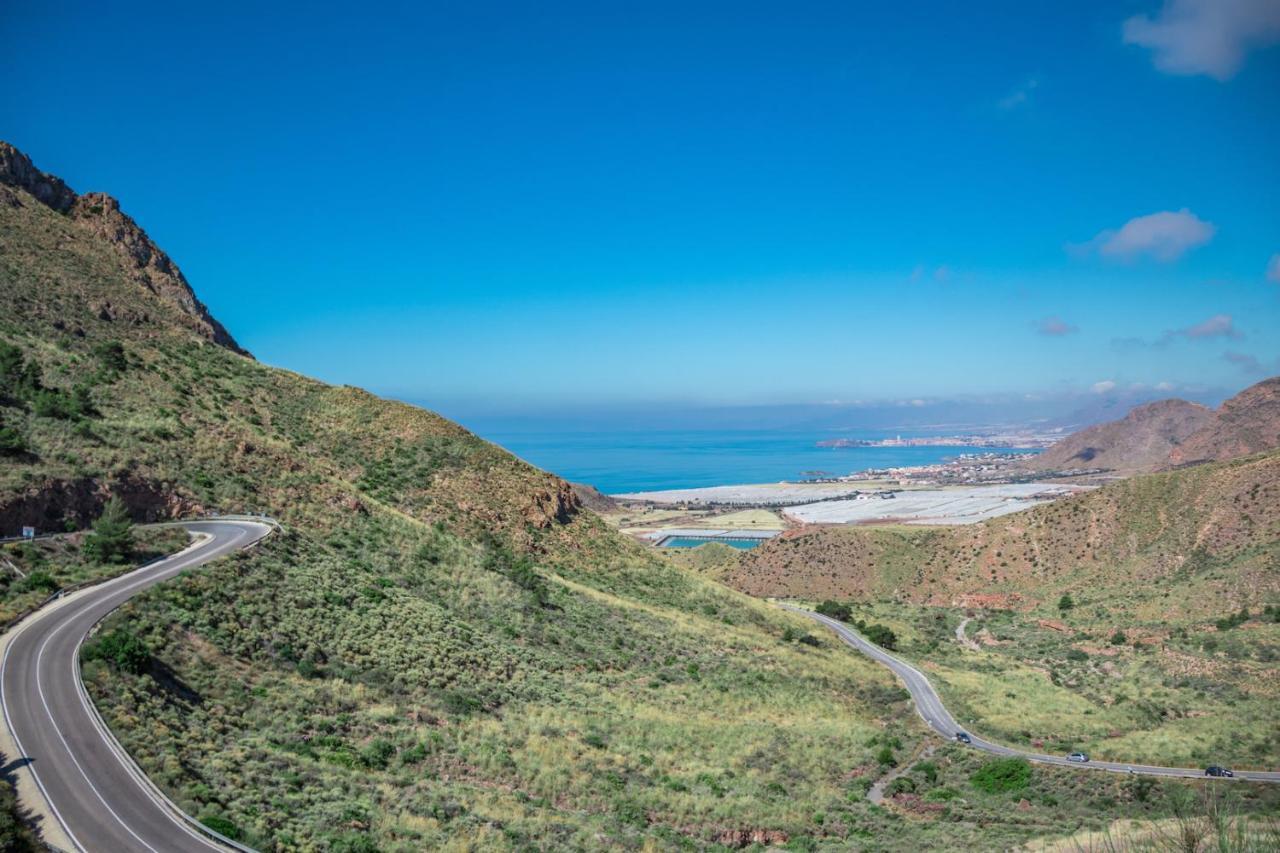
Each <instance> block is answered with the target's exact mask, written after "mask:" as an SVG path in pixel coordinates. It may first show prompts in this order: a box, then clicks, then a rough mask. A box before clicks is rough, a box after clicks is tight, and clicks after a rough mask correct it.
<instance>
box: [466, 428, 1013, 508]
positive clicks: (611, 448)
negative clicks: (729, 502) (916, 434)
mask: <svg viewBox="0 0 1280 853" xmlns="http://www.w3.org/2000/svg"><path fill="white" fill-rule="evenodd" d="M482 435H483V436H484V437H485V438H487V439H489V440H490V441H492V442H495V443H496V444H499V445H501V446H502V447H505V448H506V449H507V450H509V451H511V452H512V453H514V454H516V455H517V456H519V457H520V458H521V459H524V460H525V461H527V462H529V463H531V464H533V465H536V466H538V467H539V468H543V469H545V470H547V471H551V472H553V473H556V474H559V475H560V476H561V477H564V478H565V479H567V480H571V481H573V482H575V483H589V484H591V485H593V486H595V487H596V488H598V489H600V490H601V491H602V492H606V493H608V494H618V493H620V492H638V491H651V490H655V489H689V488H698V487H702V486H723V485H730V484H736V483H775V482H778V481H780V480H799V479H807V478H809V477H812V476H813V474H812V472H815V471H822V472H826V473H827V474H830V475H844V474H851V473H853V472H855V471H865V470H866V469H868V468H885V467H891V466H903V465H926V464H929V463H931V462H939V461H942V460H945V459H950V458H953V457H955V456H957V455H959V454H961V453H968V452H980V451H983V450H990V449H991V448H972V447H844V448H831V447H818V446H817V442H819V441H821V440H823V439H828V438H837V437H845V438H885V437H888V436H887V435H886V434H885V433H865V434H862V433H850V432H839V433H830V432H814V431H803V432H801V431H794V432H793V431H784V430H760V431H753V430H651V431H646V432H620V431H610V432H547V433H534V432H528V433H482Z"/></svg>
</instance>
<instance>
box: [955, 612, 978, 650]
mask: <svg viewBox="0 0 1280 853" xmlns="http://www.w3.org/2000/svg"><path fill="white" fill-rule="evenodd" d="M972 621H973V617H972V616H966V617H965V618H964V619H961V620H960V624H959V625H957V626H956V641H957V642H959V643H960V645H962V646H964V647H965V648H966V649H969V650H970V651H973V652H980V651H982V646H980V645H978V643H977V641H976V640H970V639H969V637H968V635H967V634H965V632H964V629H965V627H966V626H968V624H969V623H970V622H972Z"/></svg>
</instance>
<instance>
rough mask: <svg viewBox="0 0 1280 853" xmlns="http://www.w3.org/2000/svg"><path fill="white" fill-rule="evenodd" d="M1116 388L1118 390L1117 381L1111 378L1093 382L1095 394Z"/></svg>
mask: <svg viewBox="0 0 1280 853" xmlns="http://www.w3.org/2000/svg"><path fill="white" fill-rule="evenodd" d="M1114 390H1116V383H1115V382H1113V381H1111V380H1110V379H1104V380H1102V381H1101V382H1095V383H1093V393H1095V394H1105V393H1107V392H1108V391H1114Z"/></svg>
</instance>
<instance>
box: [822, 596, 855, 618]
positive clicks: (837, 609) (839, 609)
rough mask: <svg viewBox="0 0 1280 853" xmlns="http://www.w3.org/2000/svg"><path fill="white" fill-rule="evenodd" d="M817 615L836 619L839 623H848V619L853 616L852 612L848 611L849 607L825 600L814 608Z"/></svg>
mask: <svg viewBox="0 0 1280 853" xmlns="http://www.w3.org/2000/svg"><path fill="white" fill-rule="evenodd" d="M815 609H816V610H817V611H818V613H819V614H821V615H823V616H829V617H830V618H832V619H838V620H839V621H841V622H848V621H849V617H850V616H851V615H853V611H852V610H850V609H849V605H847V604H841V603H840V602H838V601H832V600H831V599H827V600H826V601H824V602H822V603H821V604H819V605H818V606H817V607H816V608H815Z"/></svg>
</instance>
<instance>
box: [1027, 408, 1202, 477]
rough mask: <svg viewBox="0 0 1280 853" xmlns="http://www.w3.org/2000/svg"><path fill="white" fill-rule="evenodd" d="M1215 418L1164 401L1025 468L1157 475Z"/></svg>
mask: <svg viewBox="0 0 1280 853" xmlns="http://www.w3.org/2000/svg"><path fill="white" fill-rule="evenodd" d="M1214 419H1215V415H1214V412H1213V410H1212V409H1209V408H1206V407H1205V406H1201V405H1199V404H1197V403H1188V402H1187V401H1185V400H1159V401H1156V402H1154V403H1147V404H1146V405H1142V406H1137V407H1135V408H1134V409H1133V410H1132V411H1130V412H1129V413H1128V414H1127V415H1125V416H1124V417H1123V418H1121V419H1120V420H1118V421H1110V422H1109V423H1104V424H1098V425H1096V426H1091V427H1088V428H1087V429H1083V430H1080V431H1079V432H1076V433H1072V434H1071V435H1069V436H1067V437H1066V438H1064V439H1062V440H1061V441H1059V442H1057V443H1056V444H1054V445H1053V446H1052V447H1049V448H1048V449H1046V450H1045V451H1044V452H1043V453H1039V454H1036V455H1035V456H1032V457H1029V458H1028V459H1026V460H1024V461H1023V462H1022V463H1021V467H1023V468H1026V469H1028V470H1032V471H1062V470H1069V469H1073V468H1075V469H1078V468H1105V469H1108V470H1114V471H1128V472H1134V471H1154V470H1156V469H1158V468H1161V467H1163V466H1164V465H1165V464H1166V463H1167V462H1168V459H1169V454H1170V452H1171V451H1172V450H1174V448H1176V447H1178V446H1179V445H1180V444H1181V443H1182V442H1183V441H1185V440H1186V439H1188V438H1189V437H1190V436H1191V435H1193V434H1194V433H1196V432H1197V431H1199V430H1201V429H1202V428H1204V427H1205V426H1207V425H1209V424H1210V423H1212V422H1213V421H1214Z"/></svg>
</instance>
